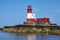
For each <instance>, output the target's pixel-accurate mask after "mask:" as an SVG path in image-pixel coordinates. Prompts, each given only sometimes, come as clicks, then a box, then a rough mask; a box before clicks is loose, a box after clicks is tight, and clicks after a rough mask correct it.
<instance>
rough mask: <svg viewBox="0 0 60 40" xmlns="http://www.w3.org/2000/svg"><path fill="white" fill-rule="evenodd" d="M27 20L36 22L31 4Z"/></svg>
mask: <svg viewBox="0 0 60 40" xmlns="http://www.w3.org/2000/svg"><path fill="white" fill-rule="evenodd" d="M27 22H35V14H33V13H32V8H31V5H28V8H27Z"/></svg>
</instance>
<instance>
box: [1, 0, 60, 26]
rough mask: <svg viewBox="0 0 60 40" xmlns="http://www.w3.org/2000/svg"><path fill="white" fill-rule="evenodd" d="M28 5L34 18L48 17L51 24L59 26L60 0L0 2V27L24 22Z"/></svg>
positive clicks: (13, 0)
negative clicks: (34, 15)
mask: <svg viewBox="0 0 60 40" xmlns="http://www.w3.org/2000/svg"><path fill="white" fill-rule="evenodd" d="M28 5H31V6H32V9H33V13H35V14H36V18H39V17H40V18H41V17H42V18H43V17H48V18H50V21H51V23H56V24H58V25H60V0H0V27H3V26H10V25H17V24H22V23H23V22H24V21H26V14H27V11H26V9H27V6H28Z"/></svg>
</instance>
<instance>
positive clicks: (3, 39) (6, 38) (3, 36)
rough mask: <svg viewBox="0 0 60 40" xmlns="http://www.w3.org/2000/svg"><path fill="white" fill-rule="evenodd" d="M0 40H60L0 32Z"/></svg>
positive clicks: (54, 36)
mask: <svg viewBox="0 0 60 40" xmlns="http://www.w3.org/2000/svg"><path fill="white" fill-rule="evenodd" d="M0 40H60V36H58V35H41V34H18V33H7V32H3V31H0Z"/></svg>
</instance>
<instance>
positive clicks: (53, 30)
mask: <svg viewBox="0 0 60 40" xmlns="http://www.w3.org/2000/svg"><path fill="white" fill-rule="evenodd" d="M58 28H60V27H56V26H54V27H51V26H40V27H4V28H0V30H2V31H4V32H9V33H19V34H46V35H59V36H60V29H58Z"/></svg>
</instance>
